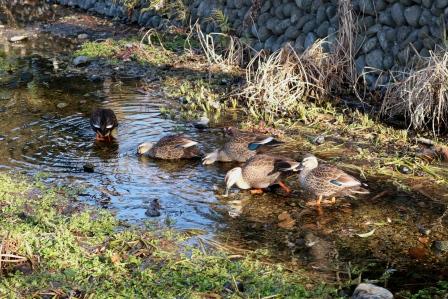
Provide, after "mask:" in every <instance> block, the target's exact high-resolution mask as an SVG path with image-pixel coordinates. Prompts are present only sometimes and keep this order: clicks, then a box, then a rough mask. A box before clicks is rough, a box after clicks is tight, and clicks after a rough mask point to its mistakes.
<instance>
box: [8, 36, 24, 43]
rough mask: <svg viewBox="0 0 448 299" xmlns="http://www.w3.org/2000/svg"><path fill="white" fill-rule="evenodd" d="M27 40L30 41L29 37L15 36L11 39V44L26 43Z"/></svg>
mask: <svg viewBox="0 0 448 299" xmlns="http://www.w3.org/2000/svg"><path fill="white" fill-rule="evenodd" d="M26 39H28V36H26V35H15V36H12V37H10V38H9V41H10V42H11V43H16V42H20V41H24V40H26Z"/></svg>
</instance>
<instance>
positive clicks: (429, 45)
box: [423, 37, 436, 50]
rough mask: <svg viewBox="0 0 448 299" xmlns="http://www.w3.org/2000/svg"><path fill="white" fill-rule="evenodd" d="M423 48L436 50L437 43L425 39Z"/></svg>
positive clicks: (428, 38) (430, 39)
mask: <svg viewBox="0 0 448 299" xmlns="http://www.w3.org/2000/svg"><path fill="white" fill-rule="evenodd" d="M423 46H424V47H425V48H426V49H428V50H434V48H435V47H436V42H435V41H434V39H432V38H430V37H427V38H424V39H423Z"/></svg>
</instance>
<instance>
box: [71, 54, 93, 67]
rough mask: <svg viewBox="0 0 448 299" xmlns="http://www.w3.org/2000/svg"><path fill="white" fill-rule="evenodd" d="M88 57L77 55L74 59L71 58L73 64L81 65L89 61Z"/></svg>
mask: <svg viewBox="0 0 448 299" xmlns="http://www.w3.org/2000/svg"><path fill="white" fill-rule="evenodd" d="M89 61H90V59H89V58H88V57H87V56H78V57H76V58H75V59H73V64H74V65H75V66H81V65H85V64H87V63H89Z"/></svg>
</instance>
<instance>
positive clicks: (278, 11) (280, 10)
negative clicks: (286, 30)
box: [275, 5, 285, 20]
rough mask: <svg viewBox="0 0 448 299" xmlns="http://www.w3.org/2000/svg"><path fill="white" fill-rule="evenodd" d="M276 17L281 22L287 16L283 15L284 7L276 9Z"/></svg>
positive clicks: (280, 6)
mask: <svg viewBox="0 0 448 299" xmlns="http://www.w3.org/2000/svg"><path fill="white" fill-rule="evenodd" d="M275 16H276V17H277V18H278V19H280V20H281V19H283V18H285V15H283V6H282V5H279V6H277V8H276V9H275Z"/></svg>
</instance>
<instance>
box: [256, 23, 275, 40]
mask: <svg viewBox="0 0 448 299" xmlns="http://www.w3.org/2000/svg"><path fill="white" fill-rule="evenodd" d="M257 33H258V36H257V37H258V38H259V39H260V41H262V42H264V41H266V40H267V39H268V38H269V37H270V36H271V35H272V33H271V31H269V29H268V28H266V27H264V26H263V27H260V29H259V30H258V32H257Z"/></svg>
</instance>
